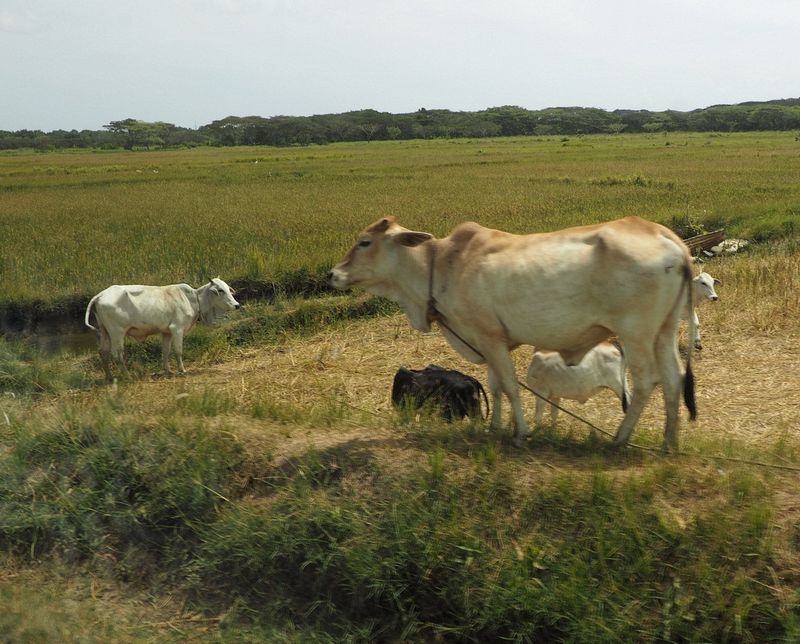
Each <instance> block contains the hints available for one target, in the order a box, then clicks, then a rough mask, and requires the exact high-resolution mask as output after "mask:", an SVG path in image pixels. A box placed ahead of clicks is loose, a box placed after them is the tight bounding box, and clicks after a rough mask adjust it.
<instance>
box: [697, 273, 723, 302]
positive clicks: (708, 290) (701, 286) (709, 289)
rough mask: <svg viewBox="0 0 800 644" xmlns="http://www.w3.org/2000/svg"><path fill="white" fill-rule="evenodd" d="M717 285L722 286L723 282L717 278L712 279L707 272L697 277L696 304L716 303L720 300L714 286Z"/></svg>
mask: <svg viewBox="0 0 800 644" xmlns="http://www.w3.org/2000/svg"><path fill="white" fill-rule="evenodd" d="M717 284H722V282H720V281H719V280H718V279H717V278H716V277H712V276H711V275H709V274H708V273H706V272H705V271H704V272H702V273H700V275H698V276H697V277H695V278H694V287H693V289H694V300H695V302H697V303H699V302H701V301H702V300H709V301H711V302H716V301H717V300H718V299H719V296H718V295H717V292H716V291H715V290H714V286H715V285H717Z"/></svg>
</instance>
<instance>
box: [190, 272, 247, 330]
mask: <svg viewBox="0 0 800 644" xmlns="http://www.w3.org/2000/svg"><path fill="white" fill-rule="evenodd" d="M198 292H199V293H201V294H200V309H201V318H202V319H204V320H206V321H207V322H208V323H209V324H213V323H214V322H215V321H216V319H217V318H218V317H220V316H222V315H225V313H227V312H228V311H235V310H237V309H238V308H239V306H240V304H239V303H238V302H237V301H236V300H235V299H234V297H233V295H234V293H236V291H234V290H233V289H232V288H231V287H230V286H228V285H227V284H226V283H225V282H224V281H222V280H221V279H220V278H219V277H215V278H213V279H212V280H209V282H208V284H206V285H205V286H203V287H201V288H200V289H198Z"/></svg>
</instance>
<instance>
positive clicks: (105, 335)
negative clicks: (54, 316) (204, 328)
mask: <svg viewBox="0 0 800 644" xmlns="http://www.w3.org/2000/svg"><path fill="white" fill-rule="evenodd" d="M233 295H234V290H233V289H232V288H231V287H230V286H228V285H227V284H226V283H225V282H223V281H222V280H221V279H219V278H218V277H217V278H214V279H212V280H211V281H210V282H209V283H208V284H206V285H204V286H201V287H200V288H198V289H194V288H192V287H191V286H189V285H188V284H171V285H170V286H141V285H129V286H117V285H114V286H109V287H108V288H107V289H105V290H104V291H101V292H100V293H98V294H97V295H95V296H94V297H93V298H92V299H91V301H90V302H89V305H88V306H87V307H86V316H85V318H84V321H85V323H86V326H88V327H89V328H91V329H94V330H95V331H97V332H98V334H99V339H100V357H101V358H102V360H103V369H104V370H105V373H106V378H107V379H108V380H109V381H111V380H112V376H111V364H110V363H111V360H110V359H111V358H113V359H114V360H116V361H117V362H118V363H119V365H120V367H121V368H122V370H123V371H124V372H125V373H126V374H127V369H126V367H125V362H124V344H125V336H126V335H129V336H131V337H132V338H135V339H136V340H144V339H145V338H146V337H148V336H150V335H154V334H156V333H160V334H161V352H162V362H163V366H164V372H165V373H169V356H170V350H174V351H175V357H176V359H177V362H178V369H179V370H180V372H181V373H186V369H185V368H184V366H183V337H184V335H186V333H188V332H189V330H190V329H191V328H192V327H193V326H194V325H195V323H197V322H200V323H202V324H209V325H210V324H214V323H215V322H216V319H217V317H219V316H221V315H223V314H224V313H227V312H228V311H231V310H234V309H238V308H239V303H238V302H237V301H236V300H235V299H234V298H233ZM93 308H94V315H95V318H96V319H97V326H96V327H95V326H93V325H92V324H91V323H90V322H89V318H90V315H91V312H92V309H93Z"/></svg>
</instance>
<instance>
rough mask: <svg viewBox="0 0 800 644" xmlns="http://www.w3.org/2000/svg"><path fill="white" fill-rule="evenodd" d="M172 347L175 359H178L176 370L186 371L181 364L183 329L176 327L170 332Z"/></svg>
mask: <svg viewBox="0 0 800 644" xmlns="http://www.w3.org/2000/svg"><path fill="white" fill-rule="evenodd" d="M172 348H173V349H174V350H175V359H176V360H177V361H178V371H179V372H180V373H186V368H185V367H184V366H183V329H181V328H176V329H174V330H173V332H172Z"/></svg>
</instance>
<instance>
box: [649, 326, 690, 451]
mask: <svg viewBox="0 0 800 644" xmlns="http://www.w3.org/2000/svg"><path fill="white" fill-rule="evenodd" d="M689 350H690V351H691V347H690V348H689ZM656 360H657V362H658V370H659V375H660V376H661V387H662V389H663V390H664V409H665V411H666V421H665V425H664V450H665V451H669V450H675V451H676V452H677V451H678V411H679V409H680V402H681V387H682V385H683V372H682V370H681V363H680V356H679V355H678V342H677V337H676V333H674V332H672V333H670V332H668V331H667V330H664V331H662V332H661V334H659V336H658V339H657V340H656Z"/></svg>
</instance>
